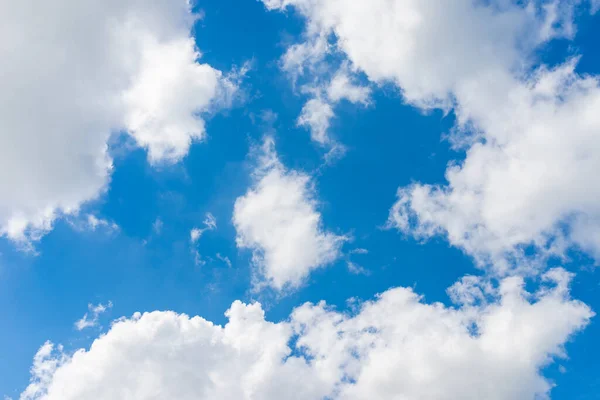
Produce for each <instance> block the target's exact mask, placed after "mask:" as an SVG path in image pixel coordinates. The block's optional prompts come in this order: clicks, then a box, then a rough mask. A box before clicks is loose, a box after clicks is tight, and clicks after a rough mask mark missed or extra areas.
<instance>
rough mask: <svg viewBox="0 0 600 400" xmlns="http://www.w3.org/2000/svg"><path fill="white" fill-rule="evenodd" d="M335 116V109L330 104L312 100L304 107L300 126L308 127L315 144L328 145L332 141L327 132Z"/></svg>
mask: <svg viewBox="0 0 600 400" xmlns="http://www.w3.org/2000/svg"><path fill="white" fill-rule="evenodd" d="M333 116H334V114H333V109H332V108H331V105H330V104H329V103H327V102H325V101H323V100H322V99H320V98H315V99H310V100H308V101H307V102H306V104H304V106H303V107H302V113H301V114H300V117H298V125H300V126H305V127H308V128H309V129H310V137H311V139H312V140H314V141H315V142H318V143H320V144H327V143H328V142H329V140H330V138H329V136H328V135H327V130H328V129H329V124H330V123H331V122H330V121H331V118H333Z"/></svg>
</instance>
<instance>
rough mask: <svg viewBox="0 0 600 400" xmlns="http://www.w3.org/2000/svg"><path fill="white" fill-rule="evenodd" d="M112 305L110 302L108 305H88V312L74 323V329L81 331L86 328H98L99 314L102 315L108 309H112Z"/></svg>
mask: <svg viewBox="0 0 600 400" xmlns="http://www.w3.org/2000/svg"><path fill="white" fill-rule="evenodd" d="M112 306H113V304H112V302H111V301H109V302H108V304H102V303H98V304H97V305H93V304H88V312H87V313H85V314H84V315H83V317H82V318H81V319H80V320H78V321H77V322H75V328H76V329H77V330H78V331H82V330H84V329H86V328H93V327H96V326H98V318H99V317H100V315H101V314H104V313H105V312H106V311H107V310H108V309H110V308H112Z"/></svg>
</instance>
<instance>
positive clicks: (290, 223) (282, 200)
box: [233, 138, 346, 290]
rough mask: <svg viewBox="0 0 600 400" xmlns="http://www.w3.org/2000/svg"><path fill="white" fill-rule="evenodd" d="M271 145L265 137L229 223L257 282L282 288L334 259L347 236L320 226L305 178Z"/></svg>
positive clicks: (315, 206)
mask: <svg viewBox="0 0 600 400" xmlns="http://www.w3.org/2000/svg"><path fill="white" fill-rule="evenodd" d="M274 147H275V144H274V142H273V140H272V139H270V138H267V139H265V143H264V145H263V147H262V154H261V157H260V160H259V162H258V166H257V168H256V171H255V176H254V178H255V183H254V185H253V186H252V187H251V188H250V189H249V190H248V192H247V193H246V194H245V195H244V196H241V197H239V198H238V199H237V200H236V202H235V206H234V212H233V224H234V225H235V228H236V230H237V237H236V242H237V245H238V247H239V248H248V249H251V250H252V251H253V259H254V263H255V266H256V267H257V271H256V278H257V280H258V283H257V284H258V286H260V285H262V284H266V285H268V286H271V287H272V288H274V289H277V290H282V289H284V288H286V287H290V288H294V287H297V286H299V285H301V284H302V283H303V282H304V280H305V278H306V277H307V276H308V274H309V273H310V272H311V271H312V270H314V269H316V268H320V267H324V266H326V265H327V264H330V263H332V262H333V261H335V260H336V259H337V258H338V257H339V256H340V248H341V246H342V244H343V242H344V241H345V240H346V238H345V237H344V236H337V235H335V234H333V233H331V232H327V231H325V230H324V229H323V227H322V221H321V214H320V213H319V212H318V211H317V205H318V203H317V200H316V193H315V189H314V187H313V183H312V182H311V179H310V177H309V176H308V175H306V174H303V173H301V172H298V171H294V170H291V171H289V170H287V169H286V168H285V167H284V165H283V164H282V163H281V162H280V161H279V159H278V158H277V154H276V153H275V149H274Z"/></svg>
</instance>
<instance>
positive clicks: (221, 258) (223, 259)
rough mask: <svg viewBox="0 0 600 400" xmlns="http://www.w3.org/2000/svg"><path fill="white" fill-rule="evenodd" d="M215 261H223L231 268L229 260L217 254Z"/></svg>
mask: <svg viewBox="0 0 600 400" xmlns="http://www.w3.org/2000/svg"><path fill="white" fill-rule="evenodd" d="M217 259H218V260H221V261H223V262H224V263H225V265H227V266H228V267H229V268H231V260H230V259H229V257H227V256H222V255H221V254H220V253H217Z"/></svg>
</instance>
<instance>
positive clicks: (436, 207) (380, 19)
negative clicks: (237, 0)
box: [263, 0, 600, 273]
mask: <svg viewBox="0 0 600 400" xmlns="http://www.w3.org/2000/svg"><path fill="white" fill-rule="evenodd" d="M263 2H264V3H265V5H266V6H267V8H269V9H278V10H283V9H285V8H287V7H295V8H296V10H297V11H299V12H300V13H301V14H302V15H304V16H305V17H306V31H305V38H304V39H305V42H304V43H303V44H298V45H295V46H292V47H290V49H289V50H288V54H286V56H284V59H286V60H288V59H289V60H295V62H296V65H311V63H314V62H315V61H313V60H322V59H323V57H324V55H325V54H328V53H332V52H333V53H336V54H343V55H344V56H345V57H346V58H347V60H348V62H349V63H350V65H349V66H348V69H347V70H348V71H354V70H356V71H361V72H364V73H365V74H366V76H367V77H368V79H369V80H370V81H371V82H373V83H376V84H385V83H393V84H395V85H396V86H397V87H399V88H400V90H401V93H402V96H403V98H404V100H405V101H406V102H407V103H409V104H412V105H415V106H417V107H420V108H423V109H430V108H434V107H438V108H442V109H445V110H450V109H453V110H454V112H455V115H456V117H457V125H456V129H455V132H454V134H453V138H452V139H453V141H454V143H455V144H456V145H457V146H463V147H465V148H466V149H467V155H466V159H465V160H464V161H463V162H459V163H452V165H450V166H449V168H448V169H447V172H446V179H447V181H448V182H447V184H445V185H435V186H432V185H423V184H419V183H417V184H414V185H412V186H410V187H406V188H401V189H400V190H399V192H398V201H397V203H396V204H395V205H394V206H393V208H392V210H391V213H390V223H391V225H392V226H396V227H397V228H399V229H401V230H402V231H404V232H406V233H408V234H411V235H414V236H416V237H418V238H428V237H430V236H432V235H438V234H442V235H446V236H447V237H448V240H449V241H450V243H451V244H453V245H455V246H458V247H460V248H462V249H463V250H465V251H466V252H467V253H469V254H471V255H473V256H474V257H475V258H476V260H477V262H478V263H479V264H480V265H482V266H483V265H485V266H488V267H491V268H493V269H494V270H495V271H497V272H501V273H505V272H507V271H509V270H512V269H513V268H514V267H515V266H519V267H520V268H529V269H530V268H531V267H535V266H536V265H539V264H538V262H539V261H543V260H544V259H545V258H546V256H548V255H552V254H554V255H559V256H563V255H564V254H565V250H566V249H567V248H570V247H573V246H575V247H578V248H580V249H583V250H585V251H587V252H589V253H590V254H592V255H594V256H595V257H598V256H599V255H600V240H599V239H598V238H599V237H600V208H599V207H598V199H599V198H600V184H599V183H598V180H597V179H596V178H595V171H598V168H599V167H600V165H599V164H598V163H599V162H600V161H599V160H600V158H599V157H597V156H596V155H597V154H599V152H600V136H598V134H597V133H598V132H600V118H598V117H597V113H596V112H594V111H593V110H596V109H598V104H599V99H600V88H599V85H598V79H597V78H596V77H588V76H581V75H579V74H577V73H576V72H575V66H576V63H577V60H576V59H573V60H569V61H567V62H565V63H563V64H562V65H559V66H558V67H556V68H554V69H552V68H548V67H545V66H542V67H539V68H537V69H536V70H534V71H532V70H531V69H532V67H531V66H532V64H533V62H534V61H535V60H534V59H533V53H534V50H535V49H536V47H537V46H539V45H540V44H543V43H546V42H548V41H549V40H551V39H553V38H556V37H561V36H566V37H570V36H572V35H573V34H574V31H575V27H574V24H573V21H572V17H573V15H574V10H575V9H574V7H576V6H578V5H580V4H583V3H585V2H571V1H562V0H554V1H546V2H536V1H532V2H525V4H518V2H513V1H501V0H497V1H492V2H474V1H471V0H460V1H454V2H448V3H444V4H437V3H436V4H433V3H429V2H423V1H416V0H405V1H388V0H375V1H366V0H365V1H353V2H350V3H349V2H346V1H343V0H327V1H311V0H263ZM329 37H335V40H333V41H329V42H328V44H327V45H323V44H322V45H320V46H316V45H314V44H315V43H319V42H320V41H323V40H325V39H323V38H329ZM302 46H308V48H311V49H312V50H313V51H312V52H305V53H304V54H305V55H306V61H303V60H302V59H301V57H300V56H301V55H302V54H303V53H301V52H298V51H297V49H298V48H302ZM318 49H320V53H319V52H318V51H317V50H318ZM291 55H295V57H292V56H291ZM319 57H320V58H319ZM530 246H532V247H533V248H535V249H536V250H537V251H536V252H535V253H536V255H537V256H539V258H536V259H529V257H526V256H525V252H524V249H525V248H527V247H530Z"/></svg>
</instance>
